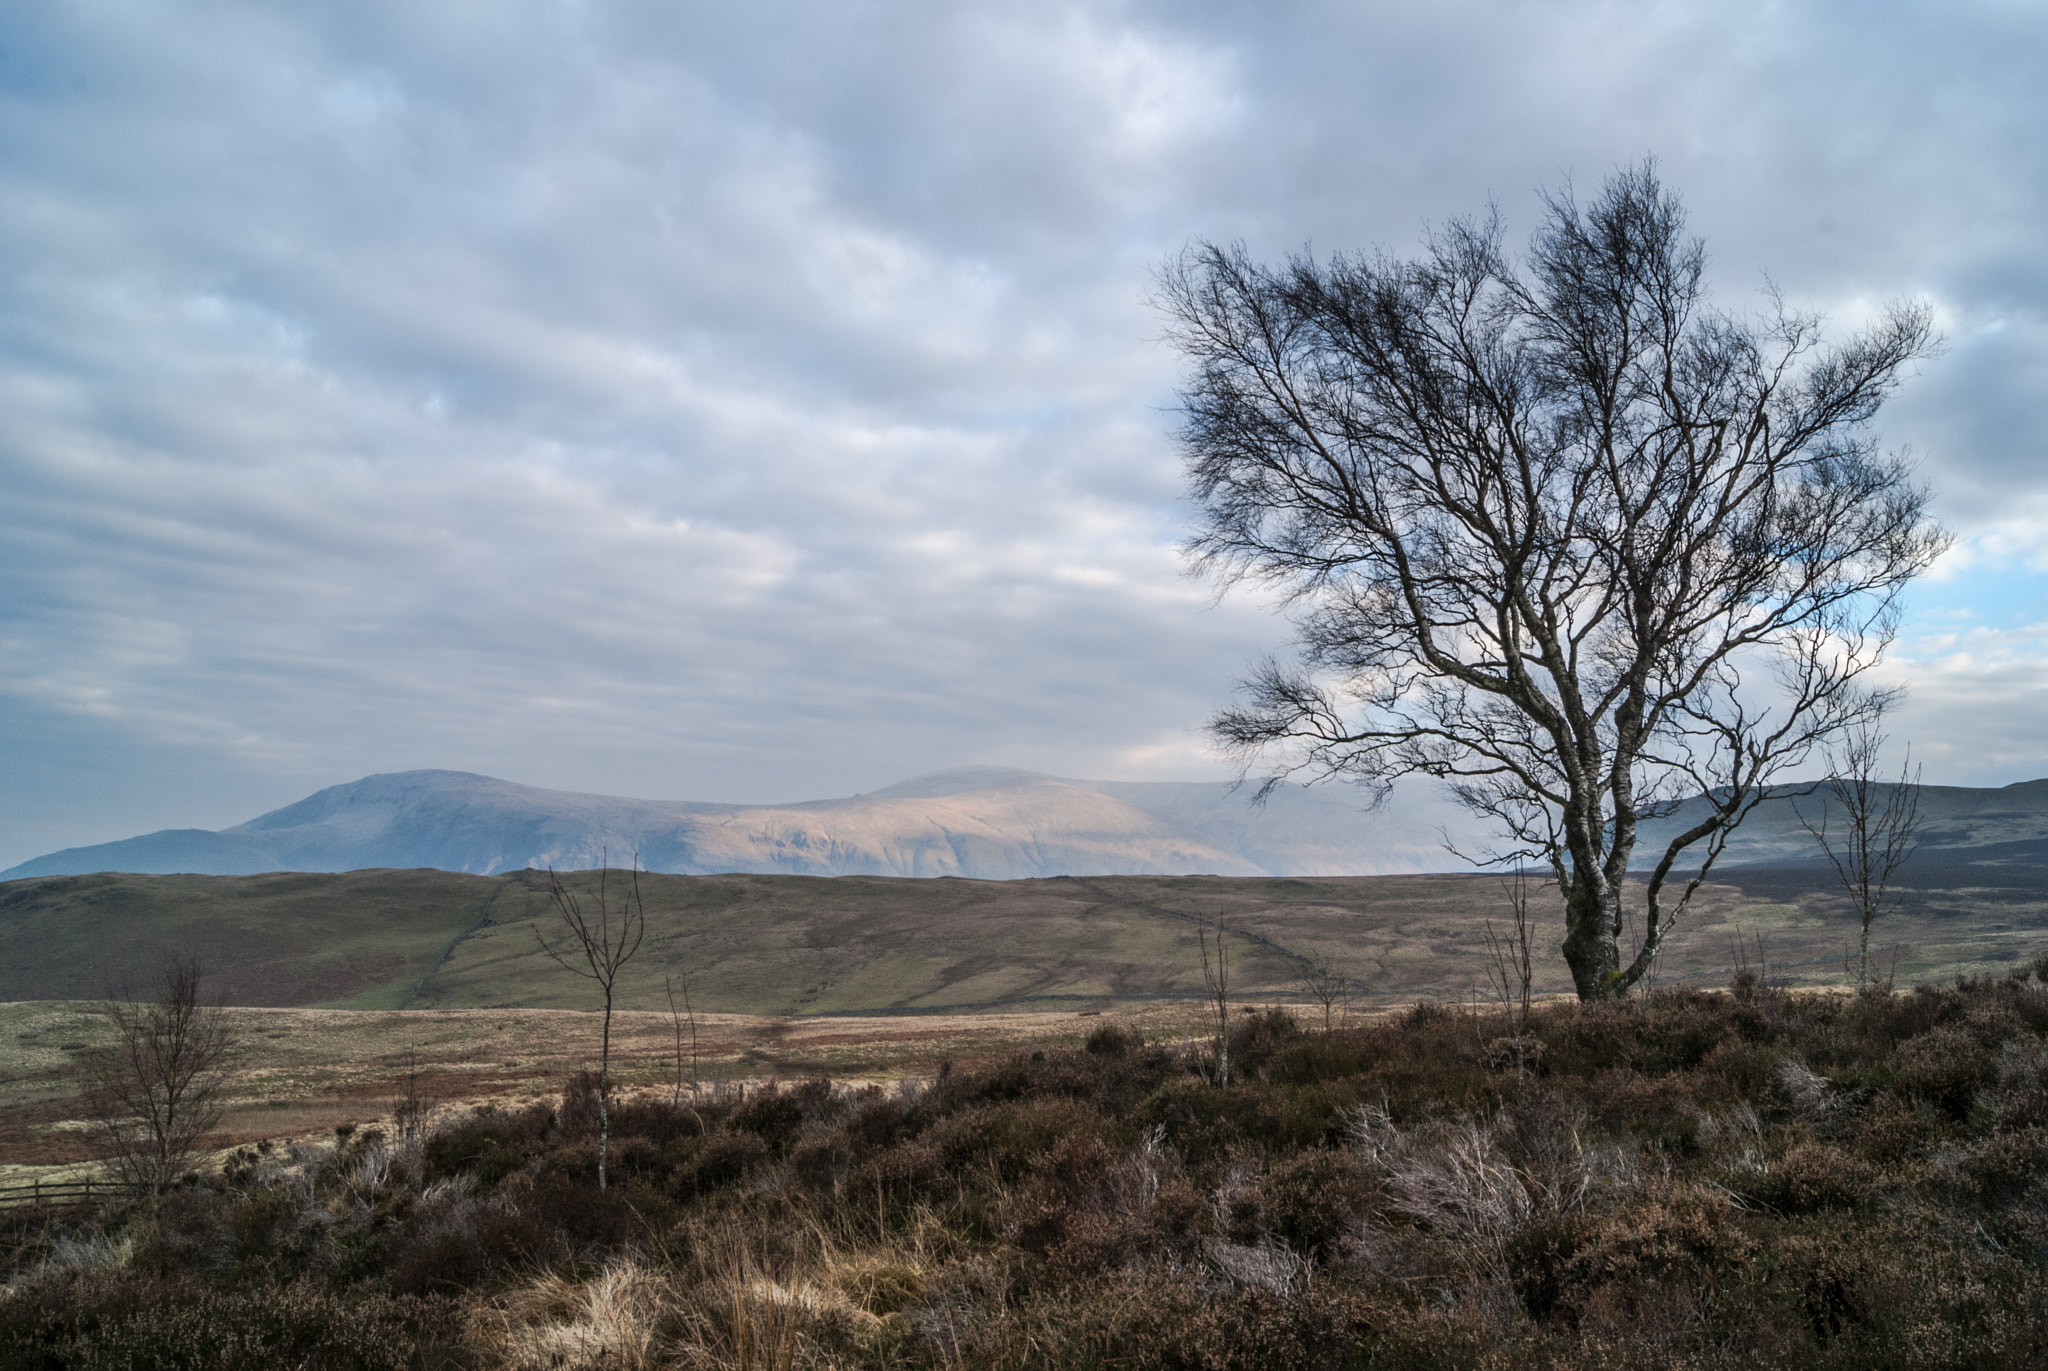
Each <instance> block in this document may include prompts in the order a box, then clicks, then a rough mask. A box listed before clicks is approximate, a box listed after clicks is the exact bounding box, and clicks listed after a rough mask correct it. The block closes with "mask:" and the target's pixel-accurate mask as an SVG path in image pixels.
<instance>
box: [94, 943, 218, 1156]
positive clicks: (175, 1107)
mask: <svg viewBox="0 0 2048 1371" xmlns="http://www.w3.org/2000/svg"><path fill="white" fill-rule="evenodd" d="M203 979H204V971H203V970H202V968H201V966H200V964H199V961H198V959H197V958H195V957H188V956H174V957H172V958H171V959H170V960H169V961H167V962H166V963H165V964H164V968H163V973H162V980H161V981H160V983H159V985H158V989H157V994H156V998H155V999H153V1000H151V1001H149V1002H147V1003H138V1002H137V1001H136V998H135V996H134V995H133V994H132V993H130V992H128V991H122V992H121V993H119V994H118V995H115V996H112V997H110V998H109V999H108V1000H107V1001H106V1002H105V1003H104V1004H102V1005H101V1006H100V1014H101V1016H102V1017H103V1018H104V1019H105V1020H106V1022H107V1024H108V1026H109V1027H111V1028H112V1029H113V1038H114V1041H113V1043H112V1044H111V1045H110V1046H108V1047H104V1048H101V1049H100V1050H99V1051H97V1052H95V1053H93V1054H92V1056H91V1057H89V1058H88V1059H87V1064H86V1070H87V1079H88V1081H89V1087H88V1089H89V1095H90V1101H91V1106H92V1111H93V1116H94V1118H95V1119H96V1120H97V1121H98V1123H99V1125H100V1128H101V1131H102V1133H103V1134H104V1136H105V1138H106V1140H107V1144H108V1152H109V1154H110V1155H109V1163H110V1166H111V1168H112V1169H113V1170H114V1171H115V1172H116V1173H117V1174H118V1175H120V1176H121V1178H122V1179H124V1180H126V1181H127V1182H128V1183H129V1184H131V1185H133V1186H135V1187H136V1188H138V1189H142V1190H147V1191H148V1192H149V1193H150V1194H152V1195H161V1194H162V1193H163V1192H164V1190H165V1189H166V1188H167V1187H168V1186H169V1185H170V1184H171V1183H172V1182H173V1181H175V1180H176V1179H177V1178H178V1177H179V1176H181V1175H183V1174H184V1173H185V1172H186V1171H187V1170H189V1169H190V1168H191V1166H192V1164H193V1163H194V1162H196V1161H197V1160H198V1159H199V1157H200V1156H201V1155H202V1154H203V1153H204V1152H205V1151H206V1146H205V1140H206V1135H207V1134H209V1133H211V1132H212V1131H213V1129H214V1127H215V1126H216V1125H217V1124H219V1122H220V1118H221V1114H222V1113H223V1111H224V1110H225V1108H226V1103H227V1100H226V1095H227V1087H228V1081H229V1078H230V1075H231V1073H232V1071H233V1067H234V1061H235V1052H236V1042H235V1034H234V1030H233V1029H232V1028H231V1027H230V1026H229V1024H228V1020H227V1011H226V1009H225V1008H224V1007H223V1006H221V1005H220V1004H218V1003H211V1004H209V1003H206V1002H205V1001H203V1000H202V999H201V997H200V993H199V989H200V982H201V981H202V980H203Z"/></svg>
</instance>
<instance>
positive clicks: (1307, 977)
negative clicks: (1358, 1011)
mask: <svg viewBox="0 0 2048 1371" xmlns="http://www.w3.org/2000/svg"><path fill="white" fill-rule="evenodd" d="M1295 984H1297V985H1299V986H1300V987H1301V993H1302V994H1304V995H1306V996H1308V998H1309V999H1310V1000H1312V1001H1313V1002H1315V1003H1316V1004H1317V1005H1320V1006H1321V1007H1322V1011H1323V1032H1325V1033H1327V1032H1329V1031H1330V1028H1331V1022H1330V1021H1331V1017H1332V1015H1333V1014H1334V1013H1335V1011H1336V1010H1337V1008H1338V1007H1339V1006H1342V1007H1343V1008H1344V1009H1345V1010H1347V1011H1348V1010H1349V1009H1350V1007H1351V980H1350V978H1349V977H1348V976H1343V975H1340V974H1338V973H1337V972H1336V971H1334V970H1332V969H1331V968H1330V966H1329V965H1328V964H1326V963H1324V962H1320V961H1315V960H1311V961H1309V962H1308V963H1307V964H1306V965H1305V966H1303V967H1302V970H1301V974H1300V976H1298V977H1297V978H1296V980H1295Z"/></svg>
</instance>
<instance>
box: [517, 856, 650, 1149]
mask: <svg viewBox="0 0 2048 1371" xmlns="http://www.w3.org/2000/svg"><path fill="white" fill-rule="evenodd" d="M610 879H611V864H610V862H609V861H606V862H604V863H603V864H602V865H601V866H599V868H598V872H597V900H596V903H595V904H594V905H593V906H592V907H591V908H590V909H588V910H586V909H585V908H584V906H583V902H582V901H581V900H579V899H577V898H576V895H575V892H573V891H571V890H570V889H569V887H567V886H565V885H563V884H562V881H561V878H560V877H559V876H557V875H555V869H554V868H553V867H549V868H548V896H549V898H550V899H552V900H553V901H554V904H555V912H556V913H557V914H559V915H561V918H562V925H563V927H564V928H566V929H567V930H568V933H569V941H570V945H568V946H567V950H566V951H564V950H563V949H562V948H557V947H555V946H553V945H552V944H550V943H549V942H548V940H547V939H546V938H544V937H542V936H541V933H540V930H539V929H535V930H534V932H533V936H534V939H535V941H537V942H539V943H540V950H541V951H543V952H545V953H547V954H548V956H550V957H552V958H554V960H555V963H556V965H558V966H560V967H562V969H563V970H565V971H571V972H574V973H575V974H576V975H578V976H581V977H583V978H584V979H585V980H591V981H596V982H597V986H598V989H599V990H601V991H603V992H604V1047H603V1051H602V1054H601V1055H600V1057H599V1059H598V1073H597V1188H598V1189H599V1190H602V1189H604V1188H605V1162H606V1159H607V1155H608V1153H609V1152H610V1149H611V1126H612V1121H611V1108H610V1096H611V1080H612V998H613V995H614V993H615V991H616V990H617V987H618V983H619V972H620V971H621V970H622V969H623V968H624V967H625V965H626V963H627V962H629V961H631V960H633V954H634V953H635V952H638V951H639V950H640V943H641V940H642V939H643V938H645V937H646V936H647V910H646V907H645V905H643V904H642V902H641V899H640V858H639V857H638V856H635V857H634V858H633V886H632V892H631V894H630V895H629V896H628V897H627V898H625V899H622V900H619V901H617V902H616V903H614V901H613V900H612V899H611V897H610V893H609V891H608V890H607V885H608V882H609V881H610ZM579 958H580V959H581V965H578V962H577V959H579Z"/></svg>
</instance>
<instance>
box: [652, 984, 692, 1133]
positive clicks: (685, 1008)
mask: <svg viewBox="0 0 2048 1371" xmlns="http://www.w3.org/2000/svg"><path fill="white" fill-rule="evenodd" d="M661 988H662V989H663V990H664V991H666V992H667V993H668V1017H669V1023H670V1024H671V1025H672V1026H673V1027H674V1029H675V1033H676V1088H675V1092H674V1093H673V1094H672V1095H671V1096H670V1101H671V1103H674V1104H681V1103H682V1100H683V1030H684V1028H685V1026H687V1027H688V1029H689V1033H690V1098H691V1099H692V1100H693V1101H694V1100H695V1099H696V1098H697V1010H696V1007H695V1006H693V1005H692V1004H691V1003H690V978H689V977H688V976H685V977H683V1003H682V1007H681V1008H677V1006H676V985H675V978H674V977H671V976H663V977H662V978H661Z"/></svg>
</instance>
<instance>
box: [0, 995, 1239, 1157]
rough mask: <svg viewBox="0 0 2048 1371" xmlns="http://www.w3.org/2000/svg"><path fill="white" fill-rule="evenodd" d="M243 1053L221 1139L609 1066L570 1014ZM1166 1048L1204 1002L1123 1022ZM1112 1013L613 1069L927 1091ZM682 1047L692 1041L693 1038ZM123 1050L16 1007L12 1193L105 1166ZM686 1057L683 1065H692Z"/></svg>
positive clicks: (279, 1034)
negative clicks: (96, 1075) (87, 1070)
mask: <svg viewBox="0 0 2048 1371" xmlns="http://www.w3.org/2000/svg"><path fill="white" fill-rule="evenodd" d="M228 1014H229V1016H230V1020H231V1022H232V1024H233V1027H234V1031H235V1035H236V1037H237V1039H238V1041H239V1043H240V1052H239V1056H240V1066H239V1067H238V1069H237V1070H236V1072H235V1076H234V1084H233V1087H232V1091H231V1094H230V1096H229V1105H228V1112H227V1116H226V1118H225V1119H224V1121H223V1124H222V1135H223V1136H222V1138H221V1142H222V1144H223V1145H224V1146H234V1145H237V1144H240V1143H243V1142H251V1141H255V1140H257V1139H261V1138H290V1137H305V1136H311V1135H316V1134H325V1133H327V1132H329V1131H331V1130H332V1129H333V1128H334V1127H335V1126H336V1125H337V1124H344V1123H354V1124H369V1123H374V1122H376V1121H378V1120H380V1119H385V1118H387V1117H388V1116H389V1114H390V1112H391V1107H392V1102H393V1100H394V1099H395V1098H396V1097H397V1096H398V1095H399V1094H400V1093H401V1091H402V1090H403V1089H404V1085H405V1079H406V1076H407V1074H408V1072H410V1071H414V1070H416V1071H417V1072H418V1074H419V1083H420V1088H421V1090H422V1093H423V1094H425V1095H426V1097H427V1098H428V1099H429V1100H431V1101H432V1102H434V1104H435V1106H436V1107H437V1108H439V1109H442V1110H444V1111H445V1110H452V1109H457V1108H461V1107H468V1106H473V1105H477V1104H480V1103H486V1102H500V1103H506V1102H512V1103H516V1102H520V1101H524V1100H526V1099H529V1098H536V1097H543V1096H553V1095H556V1094H559V1093H560V1091H561V1087H562V1082H563V1081H564V1080H565V1079H566V1078H567V1077H569V1076H570V1075H571V1074H573V1073H575V1072H577V1071H580V1070H584V1069H586V1068H590V1069H594V1068H595V1067H596V1065H597V1057H598V1044H599V1037H600V1029H601V1016H599V1015H597V1014H592V1013H586V1012H580V1011H571V1010H554V1009H497V1010H494V1009H454V1010H405V1011H394V1010H344V1009H261V1008H254V1009H252V1008H237V1009H231V1010H229V1011H228ZM1116 1021H1117V1022H1119V1023H1124V1024H1128V1025H1131V1026H1133V1027H1137V1028H1139V1029H1142V1030H1143V1031H1145V1032H1146V1033H1147V1035H1148V1036H1150V1037H1152V1038H1154V1039H1156V1040H1164V1041H1178V1040H1179V1039H1181V1038H1184V1037H1188V1036H1192V1035H1196V1034H1200V1033H1202V1032H1203V1031H1204V1029H1203V1019H1202V1014H1201V1011H1200V1010H1199V1008H1198V1007H1197V1006H1194V1005H1192V1004H1187V1003H1180V1002H1169V1003H1165V1004H1160V1005H1155V1006H1151V1007H1149V1008H1145V1009H1141V1010H1136V1011H1132V1012H1129V1013H1125V1014H1120V1015H1118V1016H1116ZM1102 1022H1104V1019H1103V1017H1102V1016H1100V1015H1098V1014H1095V1013H1091V1012H1086V1011H1083V1012H1079V1013H1076V1012H1074V1011H1046V1012H1038V1013H1023V1014H975V1015H944V1014H931V1015H891V1016H887V1017H882V1018H858V1017H851V1016H845V1017H840V1016H834V1017H806V1018H764V1017H759V1016H753V1015H742V1014H699V1015H697V1016H696V1022H695V1035H694V1040H693V1038H692V1035H691V1032H690V1029H689V1027H688V1021H683V1022H682V1023H680V1024H679V1023H678V1022H677V1021H676V1020H675V1019H673V1018H671V1016H670V1015H669V1014H667V1013H666V1012H663V1013H660V1014H654V1013H642V1012H630V1011H629V1012H624V1013H621V1014H619V1015H617V1016H616V1017H615V1019H614V1022H613V1025H612V1065H613V1071H614V1072H615V1074H616V1076H617V1078H618V1079H619V1080H620V1081H621V1082H622V1083H623V1088H625V1089H627V1090H644V1091H651V1092H654V1093H656V1094H660V1095H662V1096H664V1097H666V1096H668V1095H669V1094H671V1093H672V1092H673V1091H674V1089H675V1087H676V1082H677V1073H678V1068H679V1067H680V1070H681V1073H682V1076H683V1081H684V1089H685V1091H686V1093H693V1094H716V1093H718V1092H720V1091H722V1090H724V1089H727V1088H730V1087H733V1086H738V1085H751V1084H759V1083H761V1082H770V1081H796V1080H803V1079H806V1078H809V1077H813V1076H831V1077H833V1078H834V1079H837V1080H841V1081H848V1080H853V1081H860V1080H874V1081H885V1082H893V1081H896V1080H901V1079H905V1078H909V1079H928V1078H930V1077H931V1076H932V1075H933V1074H935V1072H936V1071H937V1070H938V1067H939V1063H940V1062H941V1061H944V1060H961V1061H968V1060H975V1059H979V1058H983V1057H988V1056H991V1055H999V1054H1001V1053H1004V1052H1008V1051H1014V1050H1016V1049H1017V1048H1019V1047H1024V1046H1034V1045H1042V1046H1052V1047H1060V1046H1065V1047H1071V1046H1073V1045H1075V1044H1077V1043H1079V1042H1080V1041H1081V1039H1082V1038H1083V1036H1084V1035H1085V1034H1086V1033H1087V1032H1088V1031H1089V1030H1090V1029H1092V1028H1093V1027H1095V1026H1096V1025H1098V1024H1100V1023H1102ZM679 1030H680V1031H679ZM679 1038H680V1041H678V1039H679ZM106 1039H107V1030H106V1026H105V1023H104V1021H103V1019H102V1018H101V1017H100V1016H99V1014H98V1013H97V1012H96V1011H95V1006H94V1004H93V1002H88V1001H62V1000H30V1001H18V1002H15V1003H11V1004H0V1060H4V1061H6V1062H7V1063H8V1069H7V1071H6V1072H5V1074H4V1075H0V1185H4V1184H6V1183H8V1182H9V1181H10V1180H15V1179H27V1178H29V1177H31V1176H41V1177H43V1178H45V1179H53V1178H65V1177H69V1176H72V1175H73V1174H83V1173H85V1172H87V1171H91V1170H94V1169H95V1168H94V1166H93V1160H94V1158H96V1157H97V1156H98V1155H99V1147H98V1139H97V1136H96V1134H95V1133H94V1131H93V1126H92V1124H91V1120H90V1117H89V1110H88V1108H87V1106H86V1103H85V1100H84V1098H83V1096H82V1095H81V1093H80V1091H81V1085H82V1078H81V1071H80V1067H81V1063H82V1060H83V1058H84V1056H85V1054H86V1053H87V1052H88V1051H89V1050H90V1049H91V1048H92V1047H93V1046H95V1045H97V1044H99V1043H101V1042H103V1041H105V1040H106ZM679 1054H680V1055H679Z"/></svg>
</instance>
